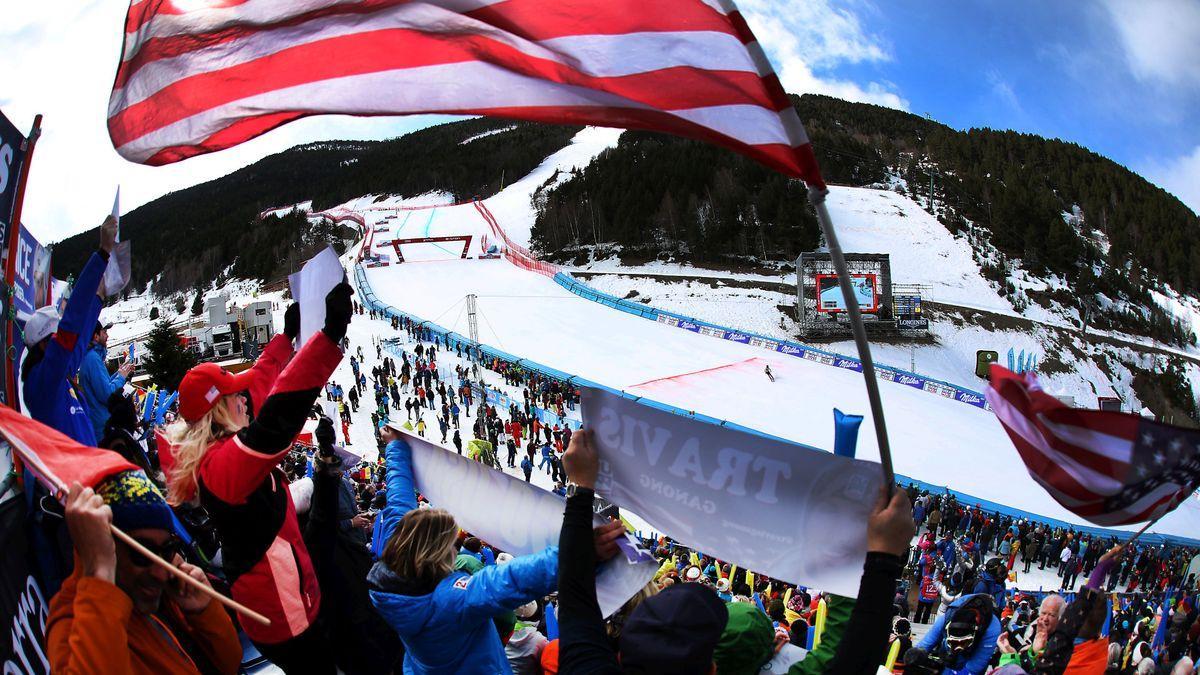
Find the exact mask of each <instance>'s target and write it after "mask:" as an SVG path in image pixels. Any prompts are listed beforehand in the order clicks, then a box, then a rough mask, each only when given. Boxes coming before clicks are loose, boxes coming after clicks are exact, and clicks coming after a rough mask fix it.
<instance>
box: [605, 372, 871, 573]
mask: <svg viewBox="0 0 1200 675" xmlns="http://www.w3.org/2000/svg"><path fill="white" fill-rule="evenodd" d="M583 422H584V427H585V428H589V429H591V430H592V431H593V432H594V433H595V441H596V444H597V446H598V447H597V452H598V453H599V455H600V474H599V477H598V478H597V481H596V492H597V493H598V494H600V495H601V496H603V497H604V498H606V499H608V500H610V501H612V502H613V503H614V504H617V505H618V506H620V507H621V508H622V509H628V510H629V511H632V512H633V513H635V514H637V515H638V516H641V517H642V518H643V519H644V520H646V521H647V522H648V523H650V525H651V526H653V527H654V528H656V529H657V530H659V531H661V532H662V533H664V534H666V535H668V536H670V537H673V538H674V539H676V540H678V541H679V542H681V543H682V544H684V545H685V546H688V547H690V548H694V549H696V550H698V551H700V552H702V553H705V554H707V555H712V556H715V557H717V558H719V559H720V560H724V561H728V562H732V563H736V564H737V565H738V566H739V567H741V568H743V569H748V570H753V571H755V572H758V573H762V574H766V575H767V576H770V577H772V578H775V579H781V580H783V581H787V582H791V583H795V584H803V585H805V586H810V587H814V588H818V589H821V590H823V591H829V592H831V593H835V594H837V595H844V596H847V597H856V596H857V595H858V584H859V580H860V578H861V577H862V566H863V561H864V559H865V558H866V542H867V516H868V515H869V514H870V511H871V507H872V505H873V504H874V502H875V500H876V499H877V497H878V493H879V487H880V484H881V483H882V480H883V475H882V472H881V470H880V467H879V465H878V464H875V463H871V462H865V461H862V460H855V459H849V458H846V457H838V456H835V455H833V454H830V453H826V452H822V451H819V450H812V449H809V448H805V447H803V446H799V445H794V444H791V443H787V442H784V441H781V440H776V439H771V438H765V437H762V436H756V435H752V434H747V433H743V432H739V431H735V430H732V429H727V428H724V427H720V426H716V425H713V424H709V423H706V422H700V421H697V420H694V419H690V418H688V417H686V416H683V415H678V414H674V413H670V412H666V411H662V410H658V409H656V408H651V407H648V406H644V405H640V404H638V403H636V402H634V401H632V400H629V399H626V398H623V397H621V396H619V395H616V394H611V393H608V392H606V391H604V390H601V389H592V388H587V389H584V390H583Z"/></svg>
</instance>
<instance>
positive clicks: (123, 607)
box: [46, 453, 242, 675]
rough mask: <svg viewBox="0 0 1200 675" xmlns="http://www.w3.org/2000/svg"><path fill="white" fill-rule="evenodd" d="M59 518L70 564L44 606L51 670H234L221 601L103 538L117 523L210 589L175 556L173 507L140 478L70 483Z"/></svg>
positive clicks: (235, 651) (238, 657)
mask: <svg viewBox="0 0 1200 675" xmlns="http://www.w3.org/2000/svg"><path fill="white" fill-rule="evenodd" d="M106 454H107V453H106ZM66 521H67V527H68V529H69V530H70V532H71V541H72V542H73V544H74V548H75V555H76V563H77V564H76V565H75V571H74V572H73V573H72V574H71V576H70V577H69V578H68V579H67V581H66V583H64V584H63V586H62V589H61V590H60V591H59V592H58V594H57V595H55V596H54V599H53V600H52V601H51V602H50V614H49V618H48V619H47V623H46V635H47V652H48V656H49V658H50V667H51V671H52V672H56V673H57V672H63V673H69V672H110V673H154V674H156V675H157V674H160V673H202V672H205V673H207V672H217V673H234V672H237V669H238V666H239V665H240V664H241V661H242V646H241V642H240V641H239V640H238V635H237V630H236V629H235V628H234V625H233V621H232V620H230V618H229V615H228V614H226V613H225V610H224V609H223V608H222V607H221V606H220V604H219V603H216V602H212V600H211V598H209V597H208V596H206V595H203V594H201V593H199V592H197V591H196V590H195V589H193V588H192V587H190V586H186V585H183V584H181V583H179V581H178V580H177V579H175V578H174V577H172V576H170V575H169V574H168V573H167V572H166V571H165V570H164V569H163V568H161V567H159V566H157V565H155V564H154V563H152V562H151V561H150V560H149V559H148V558H146V557H145V556H143V555H142V554H141V553H139V552H137V551H135V550H134V549H132V548H130V547H129V546H128V545H127V544H125V543H122V542H117V541H115V540H114V539H113V536H112V533H111V532H110V531H109V526H110V525H116V526H117V527H119V528H121V529H122V530H124V531H125V532H126V533H127V534H129V535H130V536H132V537H134V538H135V539H137V540H138V541H139V542H140V543H142V545H143V546H145V547H146V548H148V549H150V550H152V551H155V552H156V553H158V554H159V555H160V556H161V557H163V558H164V559H166V560H169V561H172V563H173V564H174V565H176V566H177V567H178V568H179V569H181V570H183V571H184V572H186V573H187V574H188V575H189V576H191V577H192V578H193V579H195V580H196V581H198V582H200V583H202V584H204V585H206V586H209V582H208V577H207V576H205V574H204V572H203V571H202V570H201V569H200V568H199V567H196V566H195V565H192V564H189V563H187V562H185V561H184V560H183V557H182V556H181V555H180V551H181V546H182V542H180V540H179V539H177V538H175V536H174V534H173V533H172V527H173V526H172V523H173V517H172V515H171V509H170V507H168V506H167V502H166V501H165V500H164V499H163V497H162V495H161V494H159V492H158V489H157V488H156V487H155V486H154V484H153V483H152V482H150V480H149V479H148V478H146V476H145V474H143V473H142V472H140V471H124V472H122V473H118V474H116V475H114V476H110V477H108V478H106V479H105V480H103V481H102V482H100V483H99V484H98V485H97V486H96V489H94V490H93V489H92V488H90V487H84V486H82V485H80V484H79V483H78V482H75V483H73V484H72V486H71V490H70V492H69V493H68V494H67V501H66Z"/></svg>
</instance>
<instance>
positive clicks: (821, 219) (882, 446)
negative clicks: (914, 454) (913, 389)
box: [796, 186, 896, 497]
mask: <svg viewBox="0 0 1200 675" xmlns="http://www.w3.org/2000/svg"><path fill="white" fill-rule="evenodd" d="M828 194H829V189H828V188H826V187H823V186H822V187H814V186H810V187H809V188H808V201H810V202H812V205H813V208H814V209H815V210H816V212H817V222H818V223H820V225H821V233H822V234H823V235H825V244H826V246H828V247H829V257H830V259H831V260H832V261H833V269H834V271H835V272H836V273H837V278H838V286H840V287H841V289H842V298H844V299H845V302H846V311H847V312H848V313H849V314H850V327H851V328H852V329H853V330H854V344H855V346H856V347H858V360H859V361H861V362H862V373H863V379H865V380H866V384H867V399H868V401H870V404H871V420H872V421H873V422H874V423H875V440H876V442H877V443H878V445H879V463H880V465H882V467H883V480H884V485H885V486H886V487H887V494H888V496H889V497H890V496H891V494H892V489H893V488H894V487H895V484H896V474H895V472H893V471H892V451H891V446H890V444H889V443H888V435H887V423H886V422H885V420H884V417H883V404H882V403H881V402H880V400H879V380H878V379H876V377H875V363H874V361H872V360H871V345H870V344H868V343H867V329H866V326H865V325H864V324H863V319H862V310H860V309H859V307H858V298H856V297H855V296H854V292H853V291H854V289H853V288H852V287H851V279H850V271H849V268H847V267H846V257H845V256H844V255H842V245H841V244H840V243H838V238H837V233H836V232H834V229H833V220H832V219H830V217H829V209H828V207H826V205H825V197H826V196H827V195H828ZM796 273H797V274H802V272H801V271H800V270H796ZM800 281H801V283H803V280H800Z"/></svg>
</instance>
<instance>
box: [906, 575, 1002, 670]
mask: <svg viewBox="0 0 1200 675" xmlns="http://www.w3.org/2000/svg"><path fill="white" fill-rule="evenodd" d="M999 637H1000V620H999V619H997V618H996V602H995V599H994V598H993V597H992V596H991V595H989V594H987V593H975V594H972V595H966V596H963V597H961V598H959V599H958V600H955V601H954V602H953V603H951V605H950V608H949V610H947V611H946V613H945V614H943V615H941V616H939V617H938V618H937V621H935V622H934V624H933V627H932V628H930V629H929V632H928V633H926V634H925V637H923V638H921V641H920V642H919V643H917V644H916V646H915V647H914V648H913V650H912V651H911V652H910V654H909V656H910V659H909V660H908V661H907V662H910V663H911V662H912V661H914V660H919V659H920V658H921V657H922V656H924V655H929V656H932V657H933V659H936V661H937V662H938V663H940V664H941V666H942V668H943V670H941V671H940V672H942V673H944V674H945V675H982V673H983V672H984V671H985V670H987V666H988V661H989V660H991V658H992V654H993V653H994V652H995V651H996V640H997V639H998V638H999ZM918 650H920V651H918ZM935 672H937V671H935Z"/></svg>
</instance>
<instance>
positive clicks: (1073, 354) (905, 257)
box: [573, 187, 1200, 412]
mask: <svg viewBox="0 0 1200 675" xmlns="http://www.w3.org/2000/svg"><path fill="white" fill-rule="evenodd" d="M828 204H829V208H830V212H831V214H832V216H833V219H834V223H835V225H836V226H837V228H838V233H839V237H840V239H841V243H842V246H843V248H844V249H845V250H846V251H848V252H856V253H887V254H889V255H890V259H891V265H892V277H893V282H894V283H898V284H921V285H923V286H925V287H927V288H928V289H929V290H928V292H927V293H926V295H925V299H926V300H928V301H933V302H934V303H937V304H936V305H934V306H933V311H931V312H929V318H930V319H931V333H932V335H933V338H934V344H914V345H908V344H903V345H901V344H879V343H877V344H875V345H873V347H872V350H873V352H874V353H875V354H876V358H877V360H878V361H880V362H882V363H885V364H889V365H892V366H896V367H899V368H904V369H909V370H915V371H917V372H920V373H922V374H925V375H929V376H932V377H936V378H938V379H942V380H947V381H950V382H955V383H961V384H964V385H966V386H968V387H973V388H981V387H983V386H984V382H983V381H982V380H980V379H978V378H976V377H975V374H974V368H975V353H976V351H977V350H981V349H992V350H996V351H999V352H1000V353H1001V355H1002V360H1003V357H1004V355H1005V354H1006V353H1007V351H1008V349H1010V348H1011V349H1013V350H1014V351H1015V352H1017V353H1018V354H1019V353H1020V352H1022V351H1024V352H1026V353H1029V354H1036V355H1037V356H1038V358H1039V360H1040V361H1041V362H1042V363H1043V364H1045V365H1046V368H1044V369H1043V370H1042V372H1043V379H1044V381H1045V385H1046V387H1047V389H1048V390H1050V391H1052V392H1053V393H1055V394H1059V395H1065V396H1071V397H1073V398H1075V400H1076V402H1077V404H1078V405H1081V406H1086V407H1094V406H1095V405H1096V398H1097V397H1098V396H1117V397H1119V398H1121V399H1122V401H1124V403H1125V407H1126V409H1128V410H1133V411H1139V412H1140V411H1141V410H1142V408H1143V407H1144V402H1143V401H1142V400H1141V399H1140V398H1139V396H1138V394H1137V392H1136V391H1135V390H1134V386H1133V380H1134V377H1135V375H1136V372H1135V370H1137V371H1145V372H1156V371H1161V370H1163V369H1164V368H1165V364H1166V361H1167V354H1178V355H1180V356H1183V357H1188V358H1185V359H1184V360H1183V361H1182V363H1183V364H1184V368H1185V369H1186V372H1187V375H1188V379H1189V380H1190V382H1192V383H1200V366H1198V365H1197V363H1196V361H1195V360H1194V357H1195V355H1196V354H1197V352H1195V351H1194V348H1193V349H1192V350H1186V351H1185V350H1181V349H1179V348H1172V347H1168V346H1166V345H1162V344H1160V343H1157V342H1155V341H1153V340H1149V339H1147V338H1142V337H1135V336H1129V335H1122V334H1119V333H1113V332H1108V331H1095V330H1092V331H1090V333H1091V334H1092V335H1094V336H1098V337H1106V338H1113V339H1114V340H1113V341H1104V340H1095V341H1087V340H1084V339H1082V338H1081V337H1080V336H1079V335H1078V327H1077V325H1073V324H1071V323H1070V322H1069V321H1067V320H1066V319H1065V318H1063V317H1062V316H1059V315H1056V314H1053V313H1050V312H1048V311H1047V310H1045V309H1044V308H1042V307H1041V306H1039V305H1036V304H1035V305H1032V306H1030V307H1027V308H1024V310H1023V311H1018V310H1016V309H1014V307H1013V306H1012V304H1011V303H1010V302H1009V301H1008V300H1007V299H1005V298H1003V297H1001V296H1000V295H999V294H998V293H997V290H996V287H995V284H993V283H992V282H989V281H988V280H987V279H985V278H984V276H983V272H982V270H981V268H980V265H979V263H978V262H976V260H975V258H974V255H973V252H972V247H971V245H970V244H969V243H968V241H967V238H965V237H963V236H955V235H953V234H951V233H950V232H949V231H948V230H947V229H946V228H945V226H943V225H942V224H941V223H939V222H938V221H937V220H936V219H935V218H933V216H931V215H930V214H929V213H928V212H926V211H925V210H924V209H923V208H922V207H921V206H920V205H919V204H917V203H916V202H914V201H913V200H912V199H910V198H909V197H907V196H905V195H903V194H898V193H896V192H892V191H889V190H878V189H867V188H849V187H833V188H831V191H830V195H829V198H828ZM573 271H575V272H579V273H584V275H585V278H586V279H587V280H588V283H589V285H591V286H593V287H595V288H597V289H599V290H602V291H604V292H606V293H609V294H612V295H615V296H617V297H625V298H629V299H632V300H635V301H640V302H645V303H648V304H651V305H654V306H657V307H662V308H664V309H670V310H672V311H677V312H680V313H683V314H687V315H690V316H695V317H697V318H700V319H704V320H707V321H713V322H716V323H722V324H725V325H731V326H733V327H737V328H741V329H743V330H748V331H754V332H758V333H763V334H767V335H771V336H774V337H779V338H792V337H794V336H795V335H796V326H795V324H794V322H793V321H792V319H791V315H790V312H789V311H784V310H781V309H780V306H788V305H794V304H795V283H796V278H795V274H794V272H791V271H789V272H787V273H784V274H780V275H778V276H770V275H765V274H748V273H729V272H722V271H719V270H705V269H699V268H695V267H692V266H688V265H679V264H672V263H663V262H657V261H656V262H651V263H648V264H645V265H634V266H630V265H622V264H620V262H619V261H617V260H616V259H615V258H605V259H601V260H595V261H593V262H591V263H589V264H585V265H582V266H580V267H577V268H574V270H573ZM1022 283H1023V287H1025V288H1031V287H1033V282H1031V281H1029V279H1028V278H1025V280H1024V281H1022ZM1041 283H1043V284H1045V283H1053V280H1051V281H1050V282H1045V281H1043V282H1041ZM1060 283H1061V282H1060ZM1163 297H1164V300H1166V299H1167V297H1166V296H1163ZM938 305H941V306H943V307H941V308H939V307H938ZM1177 306H1178V310H1179V312H1180V313H1183V312H1185V311H1192V310H1191V308H1193V307H1195V306H1196V302H1195V301H1194V300H1193V299H1182V300H1179V301H1178V303H1177ZM970 310H981V311H980V312H973V311H970ZM927 311H928V310H927ZM1198 325H1200V324H1198ZM1117 341H1126V342H1128V343H1131V344H1124V343H1122V342H1117ZM824 347H825V348H828V349H830V350H832V351H836V352H839V353H843V354H847V355H851V356H852V355H854V353H855V349H854V345H853V343H852V342H850V341H846V342H840V343H834V344H831V345H824ZM1147 350H1160V351H1161V352H1163V353H1161V354H1155V353H1153V352H1151V351H1147ZM1193 387H1194V390H1193V397H1195V396H1197V395H1200V388H1198V387H1195V384H1193Z"/></svg>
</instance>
